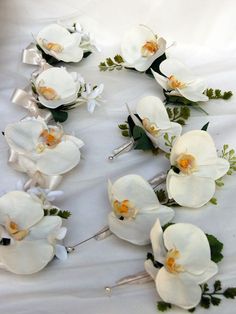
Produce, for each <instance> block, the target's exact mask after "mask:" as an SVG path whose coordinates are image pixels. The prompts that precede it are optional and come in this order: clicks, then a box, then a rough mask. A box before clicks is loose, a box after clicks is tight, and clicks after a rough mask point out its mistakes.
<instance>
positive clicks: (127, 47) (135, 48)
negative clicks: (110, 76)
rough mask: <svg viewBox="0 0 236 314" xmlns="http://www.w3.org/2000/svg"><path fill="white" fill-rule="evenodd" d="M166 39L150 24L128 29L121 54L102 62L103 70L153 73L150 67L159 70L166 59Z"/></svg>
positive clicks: (100, 66)
mask: <svg viewBox="0 0 236 314" xmlns="http://www.w3.org/2000/svg"><path fill="white" fill-rule="evenodd" d="M165 51H166V40H165V39H164V38H163V37H160V36H158V35H156V34H155V33H154V32H153V31H152V30H151V29H150V28H149V27H148V26H146V25H139V26H137V27H135V28H133V29H131V30H130V31H128V32H127V33H126V34H125V35H124V38H123V40H122V42H121V55H116V56H115V57H114V60H112V58H107V59H106V61H105V62H101V63H100V65H99V68H100V70H101V71H107V70H109V71H112V70H114V69H116V70H121V69H122V68H127V69H133V70H136V71H138V72H146V73H147V74H151V71H150V69H151V68H154V69H156V70H157V71H158V69H159V65H160V63H161V62H162V61H163V60H165V59H166V55H165Z"/></svg>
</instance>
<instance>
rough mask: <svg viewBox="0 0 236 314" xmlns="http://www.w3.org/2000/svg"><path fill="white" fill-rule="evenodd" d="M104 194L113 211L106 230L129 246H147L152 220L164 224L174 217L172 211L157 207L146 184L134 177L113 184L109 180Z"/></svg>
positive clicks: (154, 196) (153, 195) (152, 194)
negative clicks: (129, 244) (158, 220)
mask: <svg viewBox="0 0 236 314" xmlns="http://www.w3.org/2000/svg"><path fill="white" fill-rule="evenodd" d="M108 195H109V200H110V203H111V207H112V209H113V211H112V212H111V213H110V214H109V216H108V222H109V228H110V230H111V231H112V232H113V233H114V234H115V235H117V236H118V237H119V238H121V239H123V240H126V241H128V242H131V243H133V244H137V245H146V244H148V243H150V236H149V234H150V230H151V227H152V226H153V224H154V222H155V221H156V219H157V218H159V219H160V220H161V223H162V224H163V225H164V224H166V223H167V222H169V221H170V220H171V219H172V218H173V217H174V211H173V210H172V209H171V208H169V207H166V206H163V205H161V204H160V203H159V201H158V198H157V196H156V194H155V192H154V191H153V189H152V187H151V186H150V184H149V183H148V182H147V181H146V180H144V179H143V178H142V177H140V176H138V175H126V176H124V177H121V178H119V179H118V180H117V181H115V182H114V183H113V184H112V183H111V182H110V181H109V184H108Z"/></svg>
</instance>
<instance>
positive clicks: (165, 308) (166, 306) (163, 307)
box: [157, 301, 171, 312]
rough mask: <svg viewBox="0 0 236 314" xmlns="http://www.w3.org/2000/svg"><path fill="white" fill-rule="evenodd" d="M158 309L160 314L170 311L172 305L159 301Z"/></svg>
mask: <svg viewBox="0 0 236 314" xmlns="http://www.w3.org/2000/svg"><path fill="white" fill-rule="evenodd" d="M157 309H158V311H160V312H166V311H168V310H169V309H171V304H170V303H166V302H164V301H159V302H157Z"/></svg>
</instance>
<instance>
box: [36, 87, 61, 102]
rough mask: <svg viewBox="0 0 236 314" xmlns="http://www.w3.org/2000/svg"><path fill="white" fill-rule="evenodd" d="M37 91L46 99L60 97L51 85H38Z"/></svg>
mask: <svg viewBox="0 0 236 314" xmlns="http://www.w3.org/2000/svg"><path fill="white" fill-rule="evenodd" d="M37 92H38V93H39V94H40V95H41V96H43V97H44V98H45V99H47V100H57V99H59V98H60V97H59V95H58V94H57V92H56V91H55V89H53V88H52V87H48V86H38V87H37Z"/></svg>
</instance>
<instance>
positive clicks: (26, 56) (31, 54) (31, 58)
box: [22, 43, 45, 65]
mask: <svg viewBox="0 0 236 314" xmlns="http://www.w3.org/2000/svg"><path fill="white" fill-rule="evenodd" d="M42 60H44V59H43V57H42V53H41V52H40V51H39V50H38V48H37V46H36V45H35V44H34V43H31V44H29V46H27V47H26V48H25V49H24V50H23V54H22V62H23V63H26V64H33V65H40V63H41V61H42ZM44 61H45V60H44Z"/></svg>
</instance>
